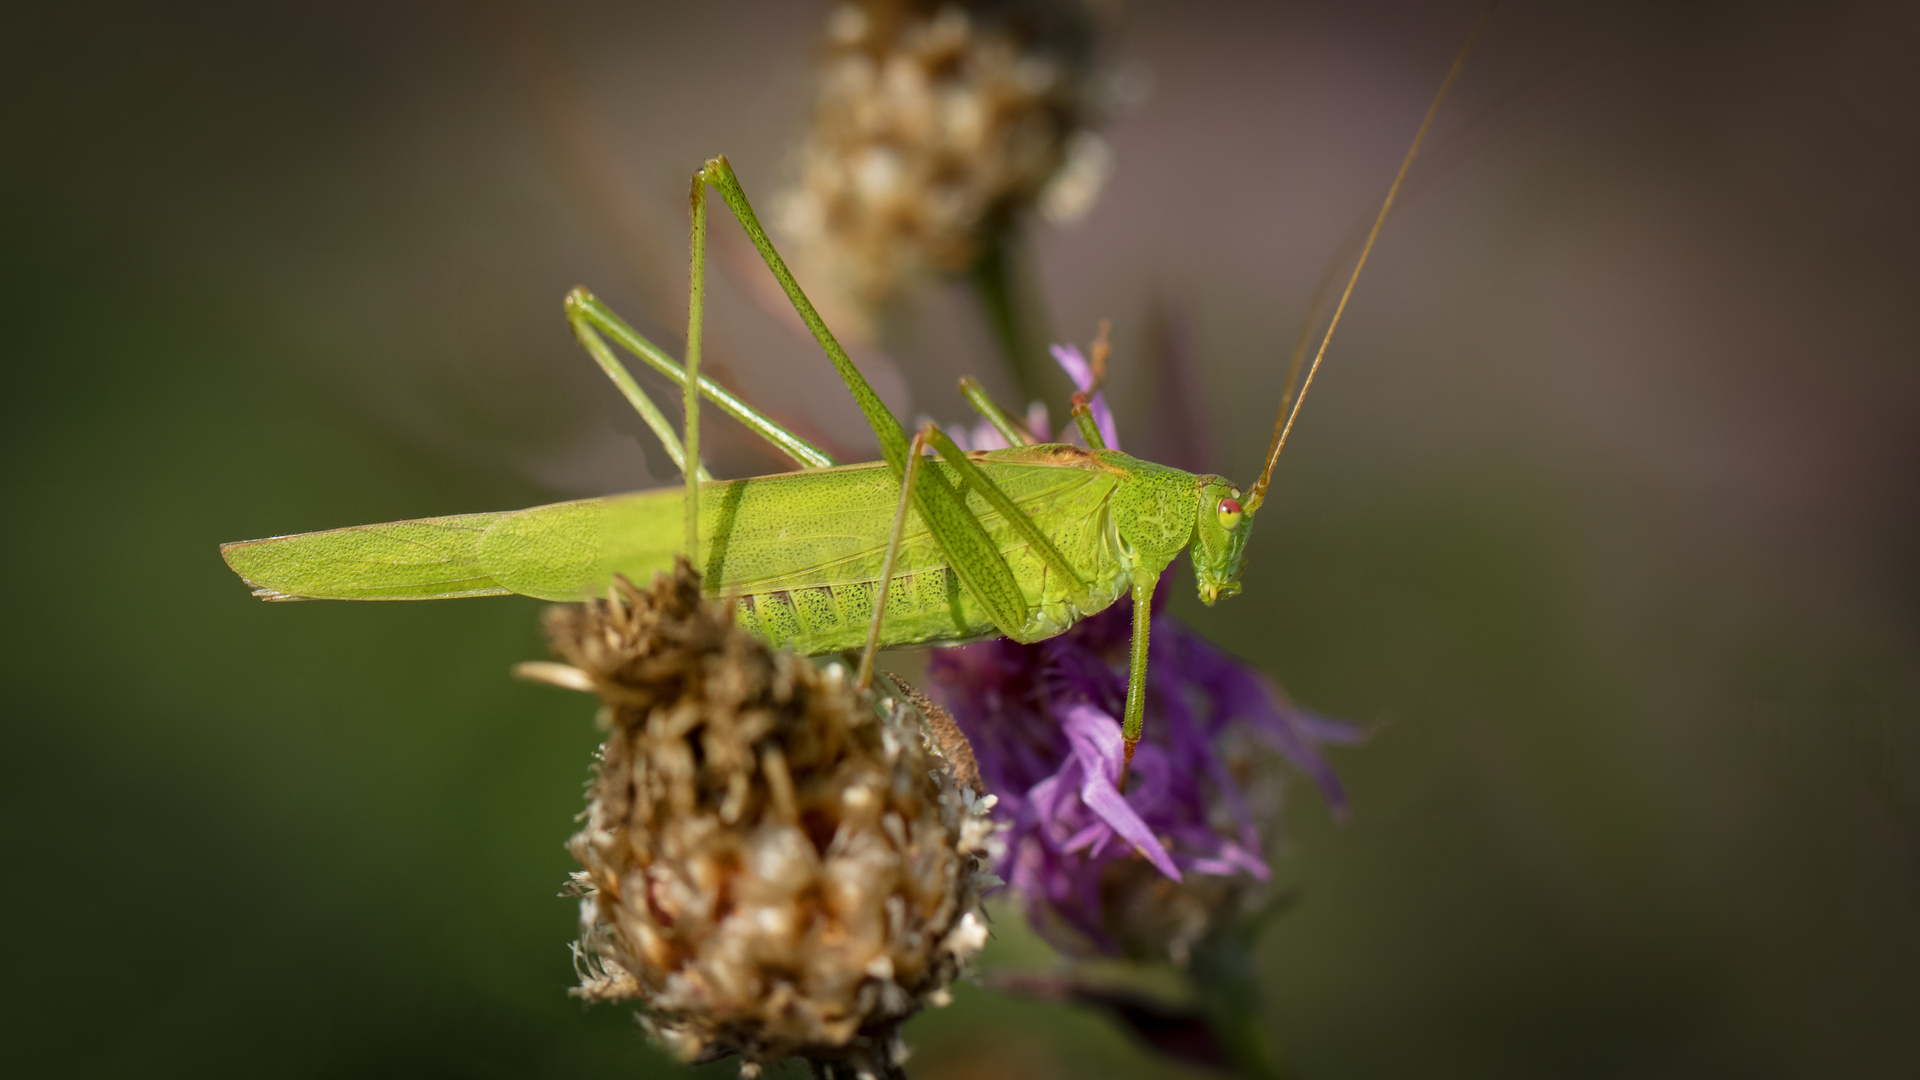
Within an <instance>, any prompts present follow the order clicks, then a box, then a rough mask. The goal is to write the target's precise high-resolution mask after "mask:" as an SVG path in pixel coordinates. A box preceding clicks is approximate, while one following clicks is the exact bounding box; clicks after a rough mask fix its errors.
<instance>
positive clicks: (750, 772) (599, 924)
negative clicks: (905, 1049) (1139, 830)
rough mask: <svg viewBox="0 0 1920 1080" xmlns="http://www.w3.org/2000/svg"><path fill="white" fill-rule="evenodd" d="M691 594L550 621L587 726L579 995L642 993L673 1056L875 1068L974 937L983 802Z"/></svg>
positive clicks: (924, 748) (870, 710)
mask: <svg viewBox="0 0 1920 1080" xmlns="http://www.w3.org/2000/svg"><path fill="white" fill-rule="evenodd" d="M699 580H700V579H699V576H698V575H697V574H696V573H694V572H693V570H692V569H691V568H690V567H688V566H687V565H686V563H685V561H684V560H683V561H682V562H681V563H680V565H679V567H678V568H677V572H676V574H675V575H674V576H673V577H671V578H669V577H667V576H665V575H660V576H658V577H656V579H655V581H654V583H653V585H652V587H651V588H649V589H647V590H644V591H643V590H641V589H639V588H636V587H635V586H633V585H632V584H630V583H628V582H626V581H625V580H624V579H623V580H621V581H620V582H618V583H617V586H616V593H615V595H614V596H613V597H612V598H611V599H609V600H607V601H604V602H591V603H588V604H585V605H581V606H578V607H567V608H556V609H554V610H553V611H552V613H551V614H550V615H549V617H548V622H547V629H548V633H549V636H550V637H551V639H552V642H553V646H554V648H555V650H556V652H558V653H559V654H560V655H562V656H563V657H564V658H565V659H566V660H567V661H568V662H569V663H570V664H571V665H572V666H573V668H574V669H576V672H577V678H578V680H579V681H580V682H582V683H590V684H591V686H592V688H593V689H594V690H595V691H596V692H597V693H598V694H599V695H600V697H601V698H602V700H603V701H604V703H605V707H604V709H603V710H602V713H601V716H602V722H603V724H604V725H605V727H606V729H607V740H606V744H605V745H604V746H603V747H602V750H601V757H600V762H599V767H598V769H597V771H596V776H595V778H594V780H593V782H592V786H591V792H590V803H589V805H588V808H587V813H586V815H585V819H586V820H585V825H584V826H583V827H582V829H581V830H580V832H579V833H578V834H577V835H575V836H574V838H573V840H572V842H571V844H570V849H571V850H572V852H573V854H574V856H575V857H576V858H578V859H579V861H580V864H581V866H582V867H583V868H584V869H583V870H582V871H581V872H579V873H577V874H575V875H574V878H575V882H576V885H577V891H578V892H579V893H580V894H581V896H582V898H583V899H582V906H581V921H582V942H581V944H580V946H578V947H577V948H578V950H579V954H580V957H581V965H580V966H581V969H582V971H581V974H582V985H581V986H580V988H579V989H577V990H576V991H575V993H576V994H578V995H580V996H582V997H585V998H588V999H590V1000H626V999H638V1000H639V1001H640V1002H641V1003H642V1004H643V1005H644V1007H645V1015H644V1017H643V1021H644V1022H645V1023H646V1025H647V1026H648V1027H649V1029H650V1030H651V1031H652V1032H653V1033H654V1034H655V1035H656V1036H657V1037H658V1038H659V1039H660V1041H661V1042H663V1043H664V1044H666V1045H667V1046H668V1047H669V1048H670V1049H672V1050H674V1051H675V1052H676V1053H678V1054H679V1055H680V1056H681V1057H683V1058H685V1059H687V1060H702V1061H704V1060H713V1059H716V1058H720V1057H723V1056H726V1055H728V1054H734V1053H737V1054H739V1055H740V1056H741V1058H742V1070H743V1073H748V1074H751V1073H753V1072H756V1071H757V1070H758V1066H759V1065H761V1064H763V1063H767V1062H773V1061H778V1060H781V1059H783V1058H786V1057H790V1056H803V1057H808V1058H811V1059H814V1060H819V1061H835V1062H843V1063H845V1064H847V1065H848V1066H849V1067H851V1068H853V1069H854V1070H855V1071H856V1072H860V1071H865V1072H872V1073H875V1074H880V1075H884V1074H886V1073H887V1072H888V1068H887V1066H888V1065H889V1064H890V1063H891V1062H892V1061H893V1060H895V1058H896V1057H897V1056H899V1053H900V1052H899V1049H898V1045H897V1036H896V1029H897V1027H898V1025H899V1023H900V1022H901V1021H902V1020H904V1019H905V1018H906V1017H907V1016H910V1015H911V1014H912V1013H914V1012H915V1011H917V1010H918V1009H920V1008H921V1007H922V1006H924V1005H925V1004H928V1003H933V1004H943V1003H944V1001H945V998H946V988H947V986H948V984H949V983H951V982H952V980H953V979H954V977H955V976H956V975H957V974H958V973H959V970H960V968H961V966H962V965H963V964H964V963H965V962H966V961H967V960H968V959H969V958H970V957H971V956H972V955H973V953H974V952H976V951H977V950H978V949H979V948H980V946H981V944H982V943H983V942H984V940H985V936H986V931H985V926H984V923H983V921H982V920H983V916H982V914H981V912H980V909H979V890H980V888H981V887H982V885H983V884H984V883H986V882H987V881H988V880H990V879H988V878H987V877H986V871H985V863H986V861H987V859H988V858H989V857H990V856H989V852H988V845H989V844H990V843H991V842H992V826H991V824H990V821H989V819H988V817H987V815H986V806H985V805H982V803H983V800H978V799H975V798H973V797H972V795H971V793H967V792H962V791H961V790H959V789H958V788H957V787H956V786H955V785H954V783H953V781H952V780H951V778H950V776H949V774H948V770H946V769H944V768H942V767H941V764H942V763H941V761H940V758H939V756H938V751H937V750H936V749H935V748H934V747H932V746H931V745H930V744H929V743H928V742H927V740H926V739H925V737H924V736H923V734H922V731H921V728H920V725H919V722H918V719H917V717H916V716H915V715H914V714H913V713H912V712H910V711H908V710H907V708H906V707H905V705H904V704H898V703H894V702H891V701H882V700H878V699H876V698H875V696H874V695H871V694H865V695H863V694H859V693H856V692H855V690H854V689H853V688H852V686H851V685H850V683H851V680H850V679H848V678H847V677H846V676H845V675H844V673H843V670H842V669H840V668H838V667H837V666H836V667H832V668H828V669H826V670H822V669H820V668H817V667H815V666H814V665H813V664H812V663H810V662H808V661H807V660H805V659H803V658H801V657H799V656H796V655H794V654H793V653H790V652H785V651H776V650H773V649H770V648H768V647H767V646H766V645H764V644H762V643H761V642H759V641H757V640H755V639H753V638H752V637H750V636H749V635H747V634H746V633H745V632H744V631H742V630H740V629H738V628H736V627H735V626H734V625H733V617H732V608H731V606H730V605H728V604H725V603H721V602H716V601H712V600H708V599H705V598H704V597H702V596H701V594H700V585H699Z"/></svg>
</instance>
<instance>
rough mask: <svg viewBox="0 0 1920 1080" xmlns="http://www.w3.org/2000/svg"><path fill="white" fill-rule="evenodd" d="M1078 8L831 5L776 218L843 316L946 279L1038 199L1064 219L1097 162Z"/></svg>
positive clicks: (1032, 1) (1099, 91) (1101, 100)
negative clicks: (792, 184) (908, 287)
mask: <svg viewBox="0 0 1920 1080" xmlns="http://www.w3.org/2000/svg"><path fill="white" fill-rule="evenodd" d="M1098 29H1099V28H1098V26H1097V23H1096V20H1095V18H1094V16H1093V15H1092V13H1091V12H1090V11H1089V10H1088V8H1087V6H1086V4H1085V3H1083V2H1082V0H965V2H952V0H947V2H938V0H845V2H843V3H841V4H840V5H839V6H838V7H836V8H835V9H834V11H833V13H832V15H831V16H830V18H829V19H828V26H827V43H826V46H825V50H824V53H823V56H822V60H821V65H820V86H819V97H818V100H817V103H816V106H815V109H814V118H813V126H812V128H811V130H810V131H809V133H808V135H807V138H806V141H805V143H804V144H803V146H802V147H801V150H800V155H799V158H800V160H799V170H800V177H799V183H798V185H797V187H796V188H795V190H793V191H792V192H791V193H790V195H789V197H788V200H787V202H786V205H785V207H784V213H783V215H782V224H783V225H784V226H785V228H786V231H787V233H788V234H789V236H790V238H791V240H792V242H793V244H794V247H795V248H796V250H797V253H798V258H799V261H800V262H801V263H802V264H803V265H804V266H806V267H807V268H808V269H811V270H813V271H814V276H815V278H816V280H818V281H819V282H820V284H821V285H823V286H824V287H826V288H829V289H831V290H833V291H834V292H836V293H838V294H840V295H842V296H844V297H846V298H847V299H849V300H851V301H853V302H854V304H855V305H865V306H871V305H874V304H877V303H879V302H881V301H884V300H885V299H887V298H888V297H889V296H890V295H891V294H892V293H893V292H894V291H895V290H896V289H897V288H898V286H899V285H900V284H901V283H902V282H903V281H905V280H906V279H908V278H909V277H911V276H914V275H916V274H922V273H928V272H932V273H948V274H951V273H961V272H964V271H966V270H968V269H969V268H970V267H972V266H973V265H974V263H975V262H976V260H978V259H979V258H980V256H981V253H982V251H983V250H984V248H985V246H986V245H987V244H989V243H992V242H993V241H994V233H995V232H996V231H997V230H1000V229H1004V228H1005V227H1006V226H1007V224H1008V223H1009V222H1010V221H1011V220H1012V219H1013V218H1014V217H1015V216H1016V215H1017V214H1019V213H1021V212H1022V211H1023V210H1025V209H1026V208H1028V207H1030V206H1032V205H1033V204H1035V202H1036V201H1039V202H1040V203H1041V204H1042V209H1043V210H1045V211H1046V212H1047V213H1048V215H1049V216H1056V217H1072V216H1077V212H1078V211H1083V210H1084V209H1085V208H1086V207H1087V206H1088V205H1090V204H1091V203H1092V201H1093V198H1094V196H1095V195H1096V194H1097V192H1098V189H1099V186H1100V183H1101V181H1102V180H1103V179H1104V178H1105V174H1106V170H1107V165H1108V162H1109V160H1110V155H1109V154H1108V152H1107V149H1106V144H1105V143H1104V142H1102V141H1101V140H1100V138H1099V136H1098V135H1097V134H1095V132H1094V128H1095V126H1096V125H1097V124H1098V122H1099V121H1100V119H1101V117H1102V115H1103V114H1104V113H1105V112H1106V111H1107V104H1108V103H1107V99H1108V98H1109V97H1111V96H1112V95H1111V91H1110V81H1103V79H1102V78H1101V77H1100V76H1101V72H1100V71H1099V70H1097V68H1096V61H1095V45H1096V38H1097V36H1098Z"/></svg>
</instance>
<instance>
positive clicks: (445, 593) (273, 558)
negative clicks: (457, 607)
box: [220, 514, 512, 600]
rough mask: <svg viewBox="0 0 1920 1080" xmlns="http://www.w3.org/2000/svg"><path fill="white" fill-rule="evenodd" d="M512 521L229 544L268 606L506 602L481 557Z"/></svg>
mask: <svg viewBox="0 0 1920 1080" xmlns="http://www.w3.org/2000/svg"><path fill="white" fill-rule="evenodd" d="M508 516H510V515H508V514H459V515H455V516H453V517H440V518H420V519H418V520H415V521H395V522H392V523H390V524H386V525H356V526H354V527H352V528H347V529H328V530H327V531H325V532H310V533H301V534H299V535H297V536H276V537H272V538H271V539H267V540H246V541H242V542H241V543H238V544H225V545H223V546H222V547H221V548H220V554H221V555H222V556H223V557H224V558H225V559H226V560H227V565H228V566H231V567H233V571H234V573H236V574H239V575H240V576H241V577H242V578H243V579H245V581H246V583H247V584H248V585H251V586H253V591H254V595H256V596H259V597H261V598H262V599H266V600H304V599H313V600H430V599H437V598H441V597H455V596H499V595H501V594H504V593H507V592H510V591H512V590H510V589H508V588H506V587H504V586H502V585H500V584H499V583H497V582H495V581H494V580H493V577H492V575H490V574H489V573H488V572H487V569H486V567H485V565H484V564H483V563H482V561H481V557H480V541H481V538H482V537H483V536H485V535H486V532H487V529H488V528H489V527H490V526H493V525H495V524H497V523H499V521H500V520H501V519H502V518H505V517H508Z"/></svg>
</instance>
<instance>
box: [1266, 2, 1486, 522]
mask: <svg viewBox="0 0 1920 1080" xmlns="http://www.w3.org/2000/svg"><path fill="white" fill-rule="evenodd" d="M1497 6H1499V3H1498V0H1494V2H1493V3H1490V4H1488V5H1487V7H1486V10H1484V11H1482V12H1481V13H1480V18H1479V20H1478V21H1477V22H1475V23H1474V24H1473V29H1472V30H1471V31H1470V32H1468V34H1467V40H1466V43H1465V44H1463V45H1461V46H1460V51H1459V52H1457V53H1455V54H1454V57H1453V66H1452V67H1451V68H1449V69H1448V70H1447V77H1446V79H1445V80H1444V81H1443V82H1441V84H1440V92H1439V93H1437V94H1435V95H1434V96H1433V104H1431V105H1429V106H1427V115H1426V118H1425V119H1423V120H1421V121H1420V130H1419V131H1418V132H1415V133H1414V136H1413V145H1412V146H1409V147H1407V156H1406V157H1405V158H1404V159H1402V160H1401V162H1400V171H1399V173H1397V174H1396V175H1395V176H1394V178H1393V186H1392V187H1389V188H1388V189H1387V198H1386V201H1384V202H1382V203H1381V204H1380V213H1379V214H1377V215H1376V216H1375V217H1374V219H1373V229H1372V231H1370V232H1369V233H1367V242H1366V245H1365V246H1363V247H1362V248H1361V249H1360V261H1359V262H1357V263H1355V264H1354V265H1353V275H1352V276H1351V277H1349V278H1347V287H1346V290H1345V291H1344V292H1342V293H1341V294H1340V303H1339V304H1338V305H1336V306H1335V307H1334V309H1333V321H1331V322H1329V323H1328V324H1327V333H1326V336H1324V337H1322V338H1321V339H1320V350H1319V351H1318V352H1316V353H1314V354H1313V363H1312V365H1310V366H1309V367H1308V368H1307V379H1306V382H1305V383H1303V384H1302V385H1301V387H1300V396H1299V397H1297V398H1294V400H1293V408H1292V409H1288V408H1287V406H1286V401H1285V399H1284V398H1283V399H1282V400H1281V404H1280V408H1281V413H1280V416H1279V418H1278V419H1276V420H1275V421H1274V425H1273V439H1272V441H1271V442H1269V443H1268V444H1267V465H1266V468H1264V469H1262V470H1260V479H1259V480H1258V481H1256V482H1255V483H1254V485H1253V490H1252V492H1250V493H1249V494H1248V495H1247V501H1246V512H1247V513H1249V514H1251V513H1253V512H1254V511H1256V510H1258V509H1260V504H1261V503H1263V502H1265V501H1266V499H1267V487H1268V485H1270V484H1271V483H1273V467H1274V465H1275V463H1277V462H1278V461H1279V460H1280V451H1281V450H1283V449H1285V448H1286V445H1287V436H1288V434H1290V433H1291V432H1292V431H1293V421H1294V418H1295V417H1297V416H1299V415H1300V406H1301V405H1302V404H1303V403H1304V402H1305V401H1306V400H1307V391H1309V390H1311V389H1313V377H1314V376H1315V375H1316V374H1318V373H1319V371H1320V362H1321V361H1322V360H1324V359H1326V356H1327V345H1328V344H1329V343H1331V342H1332V341H1333V332H1334V330H1336V329H1338V328H1339V326H1340V316H1341V315H1343V314H1345V313H1346V310H1347V301H1348V300H1350V299H1352V298H1353V287H1354V286H1355V285H1357V284H1359V283H1360V271H1362V270H1364V269H1366V266H1367V256H1368V255H1370V254H1372V253H1373V242H1374V241H1375V240H1377V239H1379V238H1380V226H1382V225H1384V224H1386V221H1387V213H1388V211H1390V210H1392V209H1393V200H1394V199H1395V198H1396V197H1397V196H1398V195H1399V194H1400V185H1401V183H1402V182H1403V181H1405V180H1406V178H1407V170H1408V169H1411V168H1412V167H1413V159H1414V156H1415V155H1417V154H1418V153H1420V144H1421V142H1422V141H1424V140H1425V139H1426V137H1427V129H1428V128H1430V127H1432V126H1433V118H1434V115H1435V114H1436V113H1438V112H1439V111H1440V103H1441V102H1443V101H1445V100H1447V91H1449V90H1452V89H1453V84H1454V82H1455V81H1456V80H1458V79H1459V78H1460V72H1461V71H1463V70H1464V69H1465V68H1466V66H1467V54H1468V53H1470V52H1472V51H1473V45H1474V42H1476V41H1479V40H1480V31H1482V30H1484V29H1485V28H1486V25H1487V20H1488V19H1489V18H1491V17H1492V16H1493V9H1494V8H1495V7H1497ZM1295 370H1296V371H1297V370H1298V369H1297V368H1296V369H1295ZM1287 381H1288V383H1289V386H1288V391H1289V393H1291V391H1292V386H1291V383H1292V382H1293V379H1292V377H1291V375H1289V377H1288V380H1287Z"/></svg>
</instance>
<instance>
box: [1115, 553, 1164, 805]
mask: <svg viewBox="0 0 1920 1080" xmlns="http://www.w3.org/2000/svg"><path fill="white" fill-rule="evenodd" d="M1159 583H1160V575H1159V574H1154V573H1148V572H1147V571H1145V570H1135V571H1134V572H1133V653H1132V655H1131V656H1129V657H1128V658H1127V711H1126V716H1125V718H1124V719H1123V720H1122V721H1121V722H1120V738H1121V740H1122V741H1123V742H1124V744H1125V746H1126V751H1125V752H1126V758H1125V759H1124V760H1123V761H1122V762H1121V763H1120V783H1119V785H1118V787H1119V789H1120V793H1121V794H1123V795H1124V794H1126V790H1127V771H1128V770H1129V769H1131V768H1132V767H1133V750H1134V747H1137V746H1139V745H1140V728H1141V726H1142V724H1143V723H1144V721H1145V720H1146V711H1147V633H1148V631H1149V630H1150V629H1151V628H1152V626H1153V589H1154V586H1156V585H1158V584H1159Z"/></svg>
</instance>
